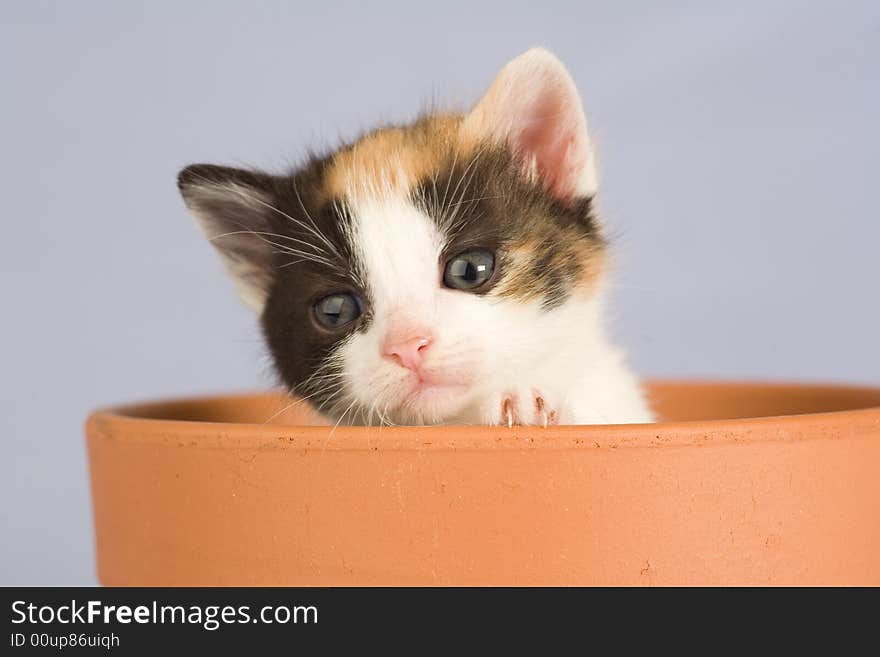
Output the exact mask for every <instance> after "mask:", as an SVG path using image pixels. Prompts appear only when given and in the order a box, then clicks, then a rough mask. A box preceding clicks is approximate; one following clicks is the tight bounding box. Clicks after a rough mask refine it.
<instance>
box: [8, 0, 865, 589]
mask: <svg viewBox="0 0 880 657" xmlns="http://www.w3.org/2000/svg"><path fill="white" fill-rule="evenodd" d="M303 4H304V6H302V7H299V6H297V5H296V3H293V2H287V3H268V2H256V3H250V2H249V3H245V2H241V3H236V4H231V3H222V2H210V3H208V2H204V3H196V2H153V3H133V2H131V3H116V2H113V3H106V4H103V3H101V4H99V3H86V2H76V3H73V2H70V3H67V2H64V3H63V2H57V3H43V2H34V1H27V2H8V1H4V2H2V4H0V83H2V100H0V152H2V157H0V191H2V194H0V202H2V205H0V208H2V228H3V230H2V233H0V243H2V257H0V273H2V275H0V293H2V308H3V320H2V322H0V350H2V352H0V354H2V361H0V371H2V378H0V399H2V413H0V435H2V437H3V440H4V441H5V443H4V450H3V458H2V459H0V463H2V466H0V467H2V471H0V476H2V484H0V486H2V488H0V498H2V507H0V512H2V524H0V526H2V547H0V584H89V583H93V582H94V581H95V579H94V566H93V550H92V543H91V541H92V538H91V514H90V509H89V493H88V481H87V471H86V463H85V458H84V448H83V436H82V431H81V426H82V422H83V419H84V418H85V416H86V414H87V412H88V411H89V410H90V409H92V408H93V407H95V406H98V405H105V404H109V403H114V402H119V401H128V400H132V399H136V398H150V397H156V396H159V397H161V396H168V395H175V394H192V393H205V392H213V391H227V390H238V389H247V388H252V387H260V386H266V385H268V384H270V383H271V382H272V378H271V375H270V373H269V370H268V366H267V361H266V358H265V354H264V353H263V351H262V349H261V347H260V344H259V340H258V334H257V331H256V326H255V322H254V319H253V318H252V317H251V316H250V315H249V314H248V312H247V311H246V310H245V309H243V308H242V307H240V306H239V305H238V303H237V301H236V299H235V298H234V295H233V293H232V288H231V286H230V285H228V284H227V282H226V281H225V279H223V278H222V274H221V268H220V265H219V263H218V260H217V258H216V257H215V256H214V254H213V252H212V251H211V249H210V247H209V246H208V245H207V244H206V243H204V242H203V241H202V240H201V238H200V237H199V235H198V234H197V232H196V230H195V229H194V227H193V225H192V224H191V222H190V220H189V219H188V217H187V215H186V214H185V213H184V209H183V207H182V204H181V202H180V200H179V198H178V196H177V191H176V189H175V185H174V178H175V174H176V171H177V170H178V168H179V167H181V166H182V165H184V164H186V163H189V162H192V161H216V162H226V163H238V164H255V165H261V166H266V167H270V168H274V167H283V166H285V165H286V164H287V163H289V162H295V161H296V160H297V159H298V158H299V157H300V156H301V154H302V153H303V152H304V150H305V149H306V148H307V147H309V146H315V147H321V146H323V145H329V144H333V143H335V142H336V141H337V139H338V138H339V137H340V136H342V137H350V136H353V135H355V134H356V132H357V131H358V130H359V129H361V128H362V127H367V126H369V125H371V124H373V123H375V122H376V121H382V120H394V119H405V118H407V117H411V116H412V115H413V114H414V113H415V112H417V111H418V110H419V109H420V108H421V107H422V106H423V105H424V104H425V102H426V101H429V100H430V99H432V98H435V99H438V100H440V101H443V102H452V103H453V104H456V105H458V106H462V107H463V106H466V105H467V104H468V103H470V102H471V101H473V100H475V99H476V98H477V97H478V95H479V94H480V92H481V91H482V90H483V88H484V87H485V86H486V85H487V84H488V83H489V82H490V80H491V78H492V76H493V75H494V74H495V72H496V70H497V69H498V68H500V66H501V65H502V64H503V63H504V62H505V61H506V60H508V59H509V58H511V57H513V56H515V55H517V54H518V53H519V52H520V51H522V50H524V49H526V48H527V47H529V46H532V45H536V44H542V45H545V46H547V47H549V48H550V49H552V50H553V51H555V52H556V53H557V54H558V55H559V56H560V57H561V58H562V59H563V61H565V62H566V64H567V65H568V66H569V68H570V70H571V72H572V74H573V76H574V77H575V79H576V81H577V83H578V85H579V87H580V88H581V91H582V94H583V96H584V102H585V105H586V107H587V112H588V115H589V118H590V122H591V126H592V128H593V129H594V131H595V134H596V136H597V138H598V141H599V143H600V148H601V153H602V156H603V157H602V162H603V164H604V166H603V171H604V176H603V180H604V191H603V193H602V196H601V205H602V208H603V209H604V211H605V215H606V218H607V221H608V223H609V224H610V226H611V228H612V232H613V235H614V237H615V241H616V245H617V248H618V256H619V257H618V265H619V267H618V269H619V271H618V275H617V277H616V287H617V292H616V294H615V297H614V300H615V304H614V308H615V315H616V326H617V331H618V334H619V336H620V338H621V340H622V341H624V342H625V343H626V344H627V345H628V346H629V347H630V349H631V351H632V354H633V360H634V362H635V364H636V366H637V367H638V369H639V370H640V371H642V372H644V373H646V374H650V375H688V376H691V375H693V376H697V375H707V376H714V377H763V378H785V379H828V380H843V381H855V382H872V383H877V382H880V331H878V325H880V295H878V294H877V283H878V279H880V259H878V257H877V253H878V241H880V222H878V218H880V216H878V198H880V197H878V195H877V194H876V193H875V192H876V188H877V182H878V177H877V155H878V135H880V130H878V127H877V123H878V121H880V90H878V68H880V9H878V7H880V3H876V2H863V3H858V2H827V3H823V4H813V3H807V2H766V1H760V2H742V1H740V2H726V3H719V4H717V5H715V6H712V5H711V3H703V2H700V3H659V2H588V1H585V0H581V1H580V2H574V3H570V4H566V3H550V2H543V3H538V2H533V1H530V2H504V3H497V4H495V5H490V4H488V3H476V2H465V3H458V2H453V1H451V0H444V1H443V2H439V3H437V2H435V3H431V5H430V8H429V9H426V8H424V7H422V5H423V4H427V3H415V2H410V3H407V2H395V3H393V4H380V3H376V2H369V3H365V2H352V3H331V2H310V3H303Z"/></svg>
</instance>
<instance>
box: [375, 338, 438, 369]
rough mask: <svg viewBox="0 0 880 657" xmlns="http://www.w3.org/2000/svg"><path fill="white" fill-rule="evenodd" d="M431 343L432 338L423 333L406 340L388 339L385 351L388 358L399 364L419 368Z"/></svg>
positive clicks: (408, 367)
mask: <svg viewBox="0 0 880 657" xmlns="http://www.w3.org/2000/svg"><path fill="white" fill-rule="evenodd" d="M430 344H431V338H429V337H425V336H423V335H420V336H416V337H414V338H407V339H405V340H386V341H385V346H384V347H383V352H384V353H385V356H386V357H387V358H390V359H391V360H393V361H396V362H397V363H398V364H399V365H402V366H403V367H405V368H407V369H410V370H417V369H419V367H421V365H422V360H423V359H424V357H425V351H427V349H428V345H430Z"/></svg>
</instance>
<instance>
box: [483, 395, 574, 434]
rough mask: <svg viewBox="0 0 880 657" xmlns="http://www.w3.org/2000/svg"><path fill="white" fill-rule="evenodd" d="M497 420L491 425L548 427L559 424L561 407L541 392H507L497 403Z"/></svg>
mask: <svg viewBox="0 0 880 657" xmlns="http://www.w3.org/2000/svg"><path fill="white" fill-rule="evenodd" d="M494 405H495V413H496V415H495V420H494V421H492V422H490V423H491V424H498V425H501V426H506V427H513V426H514V425H531V426H539V427H545V428H546V427H548V426H551V425H554V424H559V406H558V404H556V403H555V401H554V400H553V399H552V398H551V397H548V395H547V394H545V393H544V392H543V391H541V390H520V391H511V392H506V393H505V394H503V395H500V396H499V398H498V399H497V400H496V401H495V404H494Z"/></svg>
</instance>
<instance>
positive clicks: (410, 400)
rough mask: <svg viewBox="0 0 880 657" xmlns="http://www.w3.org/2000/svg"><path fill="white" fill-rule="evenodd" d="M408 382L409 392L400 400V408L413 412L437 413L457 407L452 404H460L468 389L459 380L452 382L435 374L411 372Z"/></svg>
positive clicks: (466, 385)
mask: <svg viewBox="0 0 880 657" xmlns="http://www.w3.org/2000/svg"><path fill="white" fill-rule="evenodd" d="M410 381H411V382H410V388H409V391H408V392H407V393H406V394H405V395H404V396H403V398H402V399H401V402H400V406H401V407H407V408H410V409H412V410H415V411H421V410H426V411H430V412H432V413H437V412H438V411H442V410H443V409H444V408H445V407H447V406H449V407H451V406H457V405H458V404H456V403H454V402H460V401H461V400H462V398H463V397H464V394H465V391H466V390H467V388H468V384H467V383H465V382H463V381H461V380H460V379H457V380H453V379H451V378H449V377H444V376H438V375H437V374H435V373H415V372H413V374H412V377H411V379H410Z"/></svg>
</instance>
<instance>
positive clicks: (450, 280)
mask: <svg viewBox="0 0 880 657" xmlns="http://www.w3.org/2000/svg"><path fill="white" fill-rule="evenodd" d="M494 270H495V255H494V254H493V253H492V252H491V251H487V250H486V249H473V250H472V251H465V252H464V253H459V254H458V255H457V256H455V257H454V258H452V259H450V260H449V261H448V262H447V263H446V270H445V271H444V272H443V283H444V284H445V285H446V287H451V288H453V289H455V290H473V289H474V288H478V287H480V286H481V285H482V284H483V283H485V282H486V281H488V280H489V279H490V278H491V277H492V272H493V271H494Z"/></svg>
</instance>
